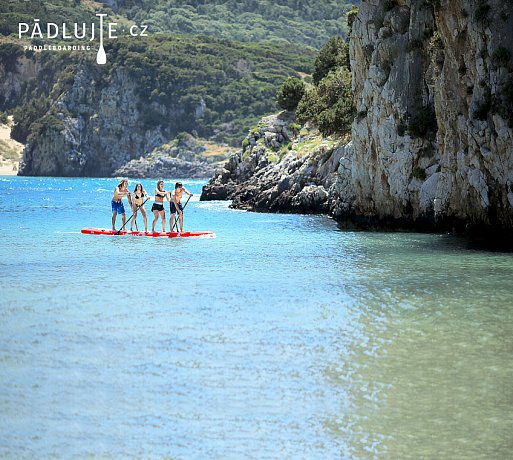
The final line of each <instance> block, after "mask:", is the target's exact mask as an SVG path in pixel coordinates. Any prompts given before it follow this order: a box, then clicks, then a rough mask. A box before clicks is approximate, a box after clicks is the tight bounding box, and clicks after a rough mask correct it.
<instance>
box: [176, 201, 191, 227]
mask: <svg viewBox="0 0 513 460" xmlns="http://www.w3.org/2000/svg"><path fill="white" fill-rule="evenodd" d="M190 199H191V195H189V197H188V198H187V201H186V202H185V204H184V205H183V208H182V212H183V210H184V209H185V206H187V203H188V202H189V200H190ZM179 217H180V214H178V211H177V212H176V217H175V223H174V224H173V226H172V227H171V231H173V229H174V228H175V225H176V229H177V230H178V218H179Z"/></svg>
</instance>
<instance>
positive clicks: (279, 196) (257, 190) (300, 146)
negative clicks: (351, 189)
mask: <svg viewBox="0 0 513 460" xmlns="http://www.w3.org/2000/svg"><path fill="white" fill-rule="evenodd" d="M292 120H293V118H292V117H291V115H290V114H288V113H286V112H284V113H281V114H279V115H273V116H269V117H265V118H263V119H262V120H261V121H260V123H259V126H258V128H256V129H254V130H252V131H251V133H250V134H249V135H248V137H247V138H246V139H247V143H246V144H247V147H246V148H245V150H243V151H239V152H237V153H235V154H234V155H232V156H231V157H230V159H229V160H228V161H227V162H226V164H225V165H224V167H223V168H220V169H218V170H217V171H216V173H215V175H214V177H213V178H212V179H211V180H210V182H209V183H208V185H206V186H205V187H204V188H203V193H202V195H201V200H227V199H230V200H233V204H232V206H234V207H236V208H241V209H250V210H256V211H268V210H270V211H275V212H305V213H328V212H330V211H331V209H332V208H333V207H334V205H335V195H336V192H335V182H336V178H337V170H338V168H339V159H340V156H341V155H342V152H343V150H344V149H343V147H341V146H340V145H339V143H337V142H334V141H332V140H329V139H325V140H323V139H322V138H321V137H320V136H319V135H318V134H314V133H309V132H302V133H294V132H293V130H292V129H291V127H290V126H291V121H292Z"/></svg>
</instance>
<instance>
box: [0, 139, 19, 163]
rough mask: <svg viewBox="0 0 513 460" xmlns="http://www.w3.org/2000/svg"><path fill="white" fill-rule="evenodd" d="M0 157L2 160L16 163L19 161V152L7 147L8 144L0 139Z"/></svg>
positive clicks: (9, 146)
mask: <svg viewBox="0 0 513 460" xmlns="http://www.w3.org/2000/svg"><path fill="white" fill-rule="evenodd" d="M0 156H2V157H3V158H4V160H14V161H18V160H19V159H20V152H19V151H18V150H16V149H15V148H14V147H12V146H11V145H9V142H7V141H4V140H1V139H0Z"/></svg>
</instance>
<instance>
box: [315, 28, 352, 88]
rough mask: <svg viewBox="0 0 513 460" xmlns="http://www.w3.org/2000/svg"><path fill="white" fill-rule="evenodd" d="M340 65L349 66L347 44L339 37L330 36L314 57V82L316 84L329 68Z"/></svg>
mask: <svg viewBox="0 0 513 460" xmlns="http://www.w3.org/2000/svg"><path fill="white" fill-rule="evenodd" d="M341 66H345V67H347V68H349V46H348V45H347V43H346V42H345V41H344V40H343V39H342V38H341V37H332V38H330V39H329V40H328V42H327V43H326V44H325V45H324V46H323V47H322V49H321V50H320V51H319V55H318V56H317V58H316V59H315V68H314V72H313V75H312V77H313V81H314V83H315V84H316V85H317V84H318V83H319V82H320V81H321V80H322V79H323V78H324V77H325V76H326V75H328V73H329V72H330V71H331V70H334V69H336V68H337V67H341Z"/></svg>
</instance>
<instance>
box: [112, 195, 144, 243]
mask: <svg viewBox="0 0 513 460" xmlns="http://www.w3.org/2000/svg"><path fill="white" fill-rule="evenodd" d="M148 200H149V198H146V200H145V201H144V202H143V203H142V204H138V205H137V209H140V208H142V207H143V206H144V204H145V203H146V201H148ZM134 216H135V212H134V213H133V214H132V215H131V216H130V219H128V220H127V221H126V222H125V223H124V224H123V226H122V227H121V228H120V229H119V230H118V231H117V232H116V233H114V235H119V234H120V233H121V230H123V229H124V228H125V227H126V224H128V222H130V221H131V220H132V217H134Z"/></svg>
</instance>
